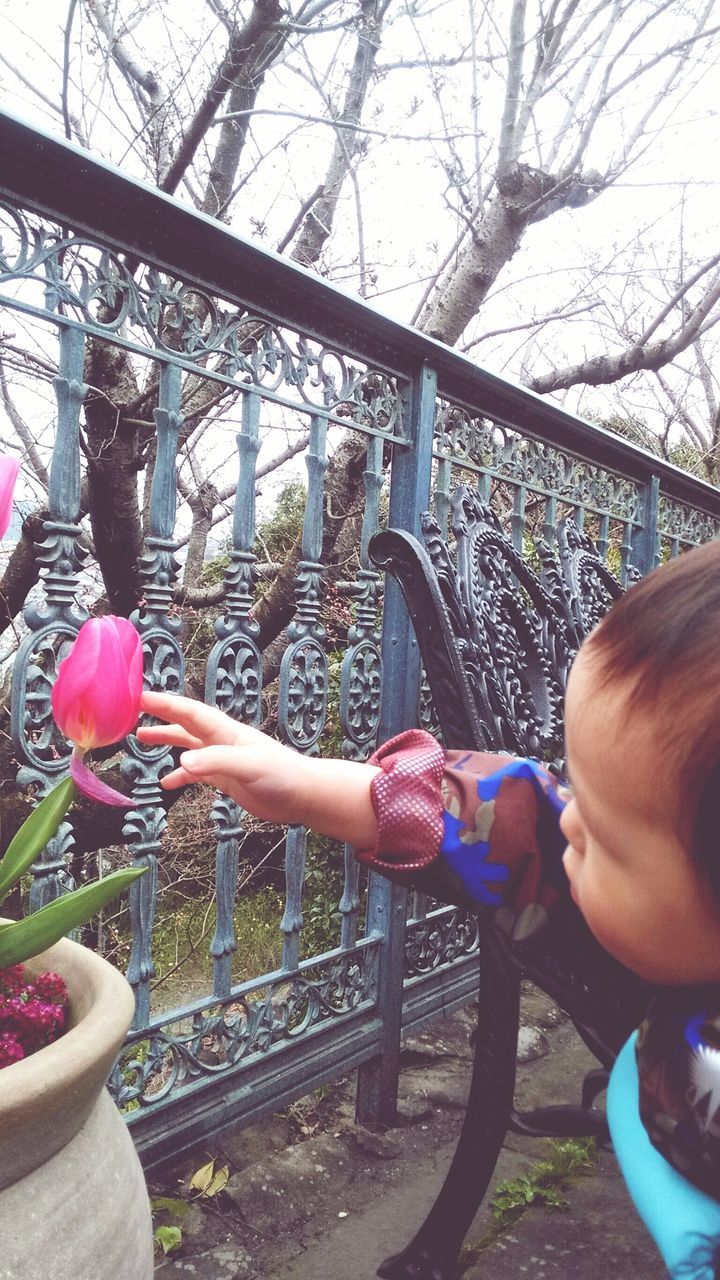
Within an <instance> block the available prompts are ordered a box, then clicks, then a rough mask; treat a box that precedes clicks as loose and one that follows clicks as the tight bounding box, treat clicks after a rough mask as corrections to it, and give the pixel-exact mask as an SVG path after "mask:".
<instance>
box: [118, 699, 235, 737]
mask: <svg viewBox="0 0 720 1280" xmlns="http://www.w3.org/2000/svg"><path fill="white" fill-rule="evenodd" d="M142 707H143V710H144V711H147V713H148V714H149V715H151V716H157V717H158V718H159V719H160V720H168V721H170V722H171V723H173V724H178V725H180V726H181V727H182V728H183V729H186V730H187V732H188V733H189V734H192V735H193V736H194V737H195V738H197V739H198V740H199V741H200V742H207V741H208V740H211V741H213V742H222V743H226V744H227V745H228V746H230V745H231V744H232V743H233V742H236V741H237V737H238V729H239V726H238V725H236V724H235V723H234V722H233V721H232V720H231V719H230V718H229V716H226V715H225V713H224V712H223V711H220V710H219V709H218V708H217V707H210V706H208V704H207V703H206V702H198V701H196V700H195V699H194V698H184V697H182V696H181V695H180V694H172V693H155V692H153V691H151V690H147V691H146V692H145V693H144V694H143V697H142Z"/></svg>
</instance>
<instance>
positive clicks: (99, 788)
mask: <svg viewBox="0 0 720 1280" xmlns="http://www.w3.org/2000/svg"><path fill="white" fill-rule="evenodd" d="M70 777H71V778H72V780H73V782H74V783H75V786H76V787H77V789H78V791H82V793H83V795H85V796H89V797H90V799H91V800H99V801H100V803H101V804H114V805H117V807H118V808H122V809H127V808H128V807H129V806H130V805H131V804H132V803H133V799H132V796H124V795H123V793H122V791H116V790H115V788H114V787H109V786H108V785H107V783H106V782H101V781H100V779H99V778H97V777H96V776H95V774H94V773H93V771H92V769H88V766H87V765H86V764H85V761H84V760H83V758H82V756H80V755H78V754H77V752H75V751H73V753H72V755H71V756H70Z"/></svg>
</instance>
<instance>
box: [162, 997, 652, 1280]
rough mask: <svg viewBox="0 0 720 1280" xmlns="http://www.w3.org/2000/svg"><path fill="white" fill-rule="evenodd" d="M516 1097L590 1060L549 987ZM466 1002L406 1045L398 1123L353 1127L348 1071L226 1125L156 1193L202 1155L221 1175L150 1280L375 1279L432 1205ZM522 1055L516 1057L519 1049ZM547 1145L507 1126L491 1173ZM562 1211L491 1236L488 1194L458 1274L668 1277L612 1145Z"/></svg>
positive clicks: (590, 1279)
mask: <svg viewBox="0 0 720 1280" xmlns="http://www.w3.org/2000/svg"><path fill="white" fill-rule="evenodd" d="M524 1021H525V1028H524V1031H523V1036H522V1043H521V1065H520V1066H519V1072H518V1092H517V1100H518V1104H519V1105H520V1106H533V1105H537V1104H539V1103H540V1102H541V1101H542V1102H546V1103H549V1102H561V1101H570V1100H573V1099H574V1098H576V1097H578V1096H579V1082H580V1080H581V1079H582V1076H583V1074H584V1072H585V1071H586V1070H587V1069H588V1067H589V1066H591V1065H595V1063H594V1060H593V1059H591V1058H590V1055H589V1053H588V1051H587V1049H586V1048H585V1046H584V1045H582V1043H581V1042H580V1041H579V1039H578V1037H577V1036H576V1034H575V1032H574V1030H573V1028H572V1027H571V1025H570V1024H568V1023H567V1022H566V1021H565V1020H564V1019H563V1018H562V1016H561V1015H559V1014H558V1012H557V1010H555V1009H554V1008H553V1007H552V1005H550V1003H549V1001H547V1000H546V999H545V997H543V996H540V995H538V994H537V993H535V992H532V993H530V994H529V995H528V997H527V999H526V1001H525V1005H524ZM471 1026H472V1014H471V1012H470V1011H468V1012H466V1013H463V1014H460V1015H455V1016H454V1017H452V1018H449V1019H446V1020H443V1021H441V1022H438V1023H435V1024H434V1025H433V1027H431V1028H429V1029H428V1031H427V1032H425V1033H423V1034H422V1035H421V1036H418V1037H415V1038H413V1039H412V1040H410V1041H408V1042H406V1045H405V1049H404V1053H403V1071H402V1084H401V1098H400V1109H399V1124H398V1127H397V1128H396V1129H393V1130H391V1131H390V1132H388V1133H385V1134H382V1135H378V1134H374V1133H368V1132H367V1131H365V1130H363V1129H359V1128H358V1127H357V1126H356V1125H355V1124H354V1119H353V1110H352V1107H353V1102H352V1097H353V1093H352V1081H347V1082H345V1083H344V1084H342V1085H339V1086H337V1087H336V1088H333V1089H332V1090H330V1091H329V1092H328V1093H327V1094H326V1095H325V1096H324V1097H323V1098H322V1099H321V1100H317V1099H311V1100H303V1102H302V1103H301V1104H298V1105H297V1106H296V1107H294V1108H291V1109H290V1111H289V1113H285V1114H284V1115H283V1116H279V1117H273V1118H271V1119H270V1120H269V1121H266V1122H265V1123H264V1124H262V1125H259V1126H256V1127H255V1128H254V1129H253V1130H246V1131H244V1132H242V1131H241V1132H240V1133H238V1134H235V1135H232V1134H226V1135H223V1137H222V1138H219V1139H216V1140H215V1143H214V1145H213V1148H212V1149H208V1150H205V1151H201V1152H198V1153H197V1155H196V1157H195V1159H194V1160H193V1161H192V1162H190V1163H189V1164H187V1165H186V1167H185V1168H184V1169H178V1170H176V1171H175V1173H174V1176H173V1177H171V1178H169V1179H167V1180H166V1181H165V1184H164V1185H163V1186H162V1187H158V1188H157V1190H158V1191H159V1192H160V1193H164V1194H166V1195H168V1194H169V1195H177V1187H178V1179H179V1178H182V1177H185V1179H186V1180H187V1176H188V1174H189V1173H190V1172H191V1171H192V1169H193V1167H197V1166H198V1165H199V1164H202V1163H203V1162H204V1161H205V1160H207V1158H208V1156H214V1157H215V1158H216V1160H217V1163H218V1165H220V1164H226V1165H227V1166H228V1168H229V1172H230V1175H231V1176H230V1178H229V1181H228V1183H227V1186H226V1188H225V1190H224V1191H223V1192H222V1193H221V1194H220V1195H218V1196H217V1197H215V1198H213V1200H212V1201H207V1202H201V1201H198V1202H195V1203H193V1204H192V1205H191V1207H190V1210H189V1212H188V1214H187V1216H186V1218H185V1219H184V1220H183V1223H182V1230H183V1243H182V1247H181V1249H180V1250H178V1251H177V1252H175V1253H174V1254H173V1255H170V1256H169V1257H168V1258H167V1259H166V1260H165V1261H163V1262H162V1263H159V1265H158V1268H157V1273H156V1274H157V1277H158V1280H175V1278H176V1277H177V1278H178V1280H179V1278H180V1277H187V1278H189V1277H193V1278H194V1280H256V1278H257V1280H261V1278H267V1280H270V1278H272V1280H373V1277H374V1276H375V1274H376V1269H377V1267H378V1266H379V1264H380V1263H381V1262H382V1260H383V1259H384V1258H385V1257H387V1256H388V1255H390V1254H393V1253H395V1252H397V1251H398V1250H399V1249H400V1248H402V1246H403V1245H404V1244H405V1243H407V1241H408V1239H409V1238H410V1237H411V1236H412V1234H413V1232H414V1230H415V1229H416V1228H417V1227H418V1226H419V1224H420V1223H421V1222H422V1219H423V1216H424V1213H425V1212H426V1211H427V1209H428V1208H429V1207H430V1205H431V1204H432V1202H433V1200H434V1198H435V1195H436V1194H437V1190H438V1188H439V1186H440V1183H441V1181H442V1178H443V1177H444V1174H445V1171H446V1169H447V1167H448V1165H449V1162H450V1159H451V1156H452V1152H453V1149H454V1144H455V1140H456V1137H457V1132H458V1129H459V1126H460V1122H461V1118H462V1110H463V1108H464V1104H465V1099H466V1096H467V1087H468V1081H469V1071H470V1060H471V1055H472V1051H471V1049H470V1047H469V1043H468V1041H469V1030H470V1028H471ZM522 1059H524V1061H522ZM546 1148H547V1144H545V1143H542V1142H532V1141H528V1140H526V1139H522V1138H519V1137H516V1136H513V1135H510V1136H509V1137H508V1140H507V1143H506V1147H505V1149H504V1150H503V1153H502V1155H501V1159H500V1161H499V1163H498V1169H497V1181H502V1180H504V1179H514V1178H517V1177H518V1175H520V1174H522V1173H524V1172H525V1171H526V1170H527V1169H528V1168H531V1167H532V1165H533V1164H534V1162H535V1161H537V1159H539V1158H541V1157H542V1156H544V1155H545V1154H546ZM562 1195H563V1196H564V1197H565V1198H566V1200H567V1207H566V1208H564V1209H556V1210H553V1211H550V1210H548V1209H546V1208H542V1207H536V1206H535V1205H533V1206H531V1207H530V1208H529V1209H527V1210H526V1211H525V1212H524V1213H523V1214H522V1216H520V1217H519V1218H518V1219H517V1220H515V1221H514V1222H513V1223H512V1224H511V1225H510V1226H509V1227H506V1228H505V1229H503V1230H502V1231H500V1232H499V1233H497V1232H495V1231H494V1230H492V1229H491V1228H492V1227H493V1217H492V1213H491V1210H490V1207H489V1204H488V1203H487V1201H486V1204H485V1206H484V1207H483V1208H482V1209H481V1211H480V1213H479V1214H478V1217H477V1219H476V1221H475V1222H474V1223H473V1226H472V1228H471V1230H470V1232H469V1233H468V1237H467V1242H466V1248H465V1250H464V1253H463V1256H462V1258H461V1265H460V1270H459V1271H458V1277H460V1276H462V1280H510V1278H511V1277H512V1280H560V1278H561V1277H562V1278H563V1280H601V1278H602V1280H610V1278H614V1280H629V1278H630V1277H632V1280H661V1278H662V1277H663V1276H664V1275H665V1274H666V1273H665V1271H664V1268H663V1266H662V1263H661V1262H660V1259H659V1257H658V1255H657V1253H656V1251H655V1249H654V1246H653V1245H652V1242H651V1241H650V1240H649V1238H648V1237H647V1235H646V1233H645V1231H644V1229H643V1227H642V1225H641V1223H640V1222H639V1220H638V1219H637V1217H636V1215H635V1212H634V1210H633V1208H632V1206H631V1204H630V1202H629V1200H628V1198H627V1195H626V1193H625V1189H624V1186H623V1183H622V1179H621V1177H620V1175H619V1173H618V1170H617V1167H616V1165H615V1161H614V1159H613V1157H612V1154H611V1153H609V1152H604V1151H601V1152H598V1153H597V1155H596V1156H595V1157H594V1158H593V1160H592V1164H591V1167H590V1169H589V1170H588V1171H586V1172H584V1173H581V1174H576V1175H575V1176H574V1177H573V1178H572V1179H571V1180H570V1181H569V1183H568V1184H567V1185H566V1186H565V1187H564V1188H563V1189H562Z"/></svg>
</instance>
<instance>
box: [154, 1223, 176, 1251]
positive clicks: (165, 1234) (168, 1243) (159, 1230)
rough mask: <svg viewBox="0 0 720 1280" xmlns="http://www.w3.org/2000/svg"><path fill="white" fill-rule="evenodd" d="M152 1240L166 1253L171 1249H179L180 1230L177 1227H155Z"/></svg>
mask: <svg viewBox="0 0 720 1280" xmlns="http://www.w3.org/2000/svg"><path fill="white" fill-rule="evenodd" d="M153 1240H154V1241H155V1242H156V1244H159V1245H160V1248H161V1249H162V1251H163V1253H164V1254H166V1255H167V1254H168V1253H171V1252H172V1250H173V1249H179V1247H180V1245H181V1244H182V1231H181V1230H180V1228H179V1227H156V1228H155V1230H154V1231H153Z"/></svg>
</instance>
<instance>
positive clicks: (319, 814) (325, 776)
mask: <svg viewBox="0 0 720 1280" xmlns="http://www.w3.org/2000/svg"><path fill="white" fill-rule="evenodd" d="M143 710H144V711H146V712H147V713H148V715H151V716H156V717H157V718H158V719H159V720H163V721H165V723H164V724H154V725H146V726H143V727H141V728H140V729H138V738H139V739H140V741H141V742H144V743H146V744H147V745H148V746H154V745H157V744H165V745H167V746H171V747H182V748H184V750H183V754H182V755H181V757H180V767H179V768H177V769H175V770H173V772H172V773H170V774H168V775H167V776H166V777H164V778H163V780H162V786H163V787H165V788H166V789H167V790H173V789H174V788H176V787H181V786H183V785H184V784H185V783H188V782H205V783H207V784H208V785H209V786H211V787H216V788H217V789H218V790H219V791H224V792H225V793H226V795H229V796H231V797H232V799H233V800H236V801H237V803H238V804H239V805H241V806H242V808H243V809H247V810H248V812H249V813H254V814H255V815H256V816H257V817H258V818H264V819H266V820H268V821H271V822H282V823H291V822H300V823H303V824H304V825H305V826H308V827H313V828H314V830H316V831H319V832H321V833H322V834H323V835H327V836H332V837H334V838H335V839H337V840H346V841H347V842H348V843H349V844H352V845H355V846H356V847H357V848H359V849H370V848H372V847H373V846H374V844H375V839H376V834H377V822H376V818H375V812H374V810H373V806H372V803H371V800H370V783H371V782H372V780H373V778H374V776H375V775H376V774H377V773H379V772H380V771H379V769H376V768H375V767H374V765H369V764H359V763H356V762H355V761H351V760H320V759H317V758H316V757H311V756H303V755H300V754H299V753H298V752H297V751H293V750H292V748H291V747H285V746H283V745H282V744H281V743H280V742H276V741H275V739H274V738H269V737H268V736H267V734H264V733H260V731H259V730H258V729H252V728H250V727H249V726H248V725H243V724H238V723H237V722H236V721H234V720H231V719H230V717H229V716H226V715H225V713H224V712H223V711H219V710H218V708H217V707H210V706H208V705H207V704H206V703H204V702H196V701H194V700H193V699H192V698H182V697H179V696H176V695H174V694H169V693H150V692H147V693H145V694H143Z"/></svg>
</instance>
